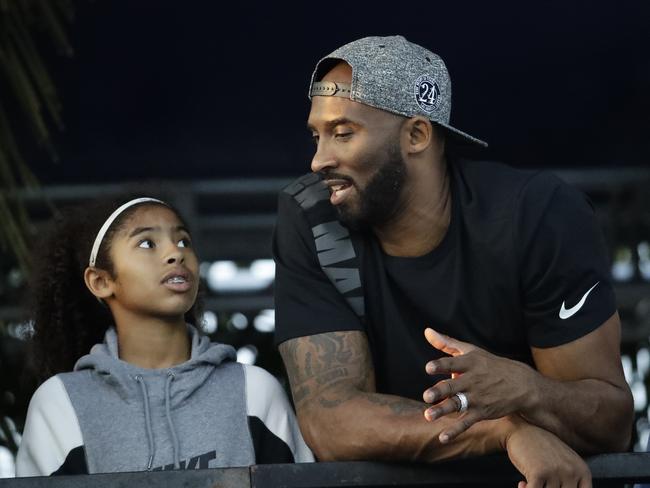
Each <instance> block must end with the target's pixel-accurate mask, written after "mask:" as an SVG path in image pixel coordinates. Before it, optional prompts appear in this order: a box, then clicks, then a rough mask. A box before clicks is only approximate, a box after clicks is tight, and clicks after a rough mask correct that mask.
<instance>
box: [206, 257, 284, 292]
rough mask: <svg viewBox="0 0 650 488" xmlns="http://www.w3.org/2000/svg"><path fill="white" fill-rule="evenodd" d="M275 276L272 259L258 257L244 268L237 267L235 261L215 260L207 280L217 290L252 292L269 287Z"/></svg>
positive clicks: (211, 287) (212, 288)
mask: <svg viewBox="0 0 650 488" xmlns="http://www.w3.org/2000/svg"><path fill="white" fill-rule="evenodd" d="M274 277H275V263H274V262H273V260H272V259H258V260H255V261H253V262H252V263H251V265H250V266H249V267H243V268H239V267H237V264H236V263H235V262H234V261H215V262H214V263H212V265H211V266H210V268H209V270H208V272H207V275H206V281H207V283H208V287H210V289H211V290H213V291H216V292H226V293H228V292H242V291H244V292H247V291H248V292H250V291H259V290H263V289H265V288H267V287H268V286H269V285H270V284H271V283H273V279H274Z"/></svg>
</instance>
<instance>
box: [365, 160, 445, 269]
mask: <svg viewBox="0 0 650 488" xmlns="http://www.w3.org/2000/svg"><path fill="white" fill-rule="evenodd" d="M423 167H424V171H419V172H414V174H412V175H410V176H409V182H408V184H407V185H406V186H405V187H404V190H403V193H402V195H403V198H404V201H403V203H402V208H401V211H400V212H399V214H398V216H397V217H396V218H395V219H392V220H391V221H390V222H388V223H387V224H386V225H384V226H381V227H375V228H374V232H375V235H376V236H377V238H378V239H379V242H380V243H381V247H382V249H383V250H384V252H385V253H386V254H389V255H391V256H402V257H417V256H423V255H425V254H427V253H429V252H431V251H432V250H434V249H435V248H436V247H438V245H439V244H440V243H441V242H442V240H443V238H444V237H445V234H446V233H447V229H448V228H449V224H450V222H451V204H452V198H451V185H450V182H449V173H448V169H447V163H446V161H445V160H444V159H443V160H441V161H439V162H438V163H437V164H431V165H427V166H423Z"/></svg>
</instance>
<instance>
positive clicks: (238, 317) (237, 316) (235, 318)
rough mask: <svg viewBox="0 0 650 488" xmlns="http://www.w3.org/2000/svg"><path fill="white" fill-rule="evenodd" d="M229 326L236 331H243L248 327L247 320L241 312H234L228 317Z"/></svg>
mask: <svg viewBox="0 0 650 488" xmlns="http://www.w3.org/2000/svg"><path fill="white" fill-rule="evenodd" d="M230 324H231V325H232V326H233V327H234V328H235V329H237V330H244V329H245V328H246V327H248V319H247V318H246V315H244V314H243V313H241V312H235V313H234V314H232V316H231V317H230Z"/></svg>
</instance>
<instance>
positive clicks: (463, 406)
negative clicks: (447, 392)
mask: <svg viewBox="0 0 650 488" xmlns="http://www.w3.org/2000/svg"><path fill="white" fill-rule="evenodd" d="M454 396H455V397H456V398H458V401H459V402H460V405H459V406H458V412H459V413H463V412H467V409H468V408H469V401H468V400H467V395H465V393H462V392H458V393H456V394H455V395H454Z"/></svg>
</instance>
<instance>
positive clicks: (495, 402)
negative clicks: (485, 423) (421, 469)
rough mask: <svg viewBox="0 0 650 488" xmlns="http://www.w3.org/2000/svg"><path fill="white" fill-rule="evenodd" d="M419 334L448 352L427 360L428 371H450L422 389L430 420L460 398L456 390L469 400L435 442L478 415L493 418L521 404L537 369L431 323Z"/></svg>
mask: <svg viewBox="0 0 650 488" xmlns="http://www.w3.org/2000/svg"><path fill="white" fill-rule="evenodd" d="M424 335H425V337H426V339H427V341H429V343H430V344H431V345H432V346H433V347H435V348H436V349H438V350H440V351H442V352H444V353H446V354H449V355H450V356H451V357H446V358H440V359H437V360H435V361H430V362H429V363H427V365H426V371H427V373H428V374H430V375H434V374H451V375H452V378H451V379H449V380H443V381H440V382H438V383H437V384H436V385H434V386H433V387H431V388H429V389H428V390H426V391H425V392H424V394H423V395H422V396H423V399H424V401H425V402H427V403H435V404H436V405H434V406H433V407H430V408H428V409H427V410H426V411H425V417H426V418H427V420H435V419H437V418H440V417H442V416H444V415H447V414H450V413H453V412H457V411H458V410H459V407H460V403H459V399H458V397H456V393H463V394H464V395H465V396H466V398H467V400H468V405H469V408H468V410H467V411H466V412H465V414H463V415H461V416H459V417H458V421H457V422H454V424H452V425H451V426H450V427H449V428H447V429H445V430H444V431H443V432H442V433H441V434H440V442H443V443H444V442H448V441H449V440H451V439H453V438H454V437H456V436H458V435H459V434H461V433H462V432H465V431H466V430H467V429H469V428H470V427H471V426H472V425H474V424H475V423H476V422H479V421H481V420H486V419H497V418H500V417H504V416H506V415H509V414H512V413H517V412H519V411H521V410H523V409H525V408H526V406H527V402H529V401H530V399H531V396H532V393H531V392H534V391H535V390H534V389H533V388H534V383H535V380H536V377H537V374H538V373H536V372H535V371H534V370H533V369H532V368H531V367H529V366H528V365H526V364H523V363H520V362H517V361H512V360H510V359H506V358H502V357H499V356H495V355H494V354H490V353H489V352H487V351H485V350H483V349H480V348H478V347H476V346H474V345H472V344H469V343H466V342H462V341H459V340H456V339H453V338H451V337H448V336H445V335H442V334H439V333H438V332H436V331H434V330H433V329H430V328H428V329H426V330H425V332H424Z"/></svg>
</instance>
